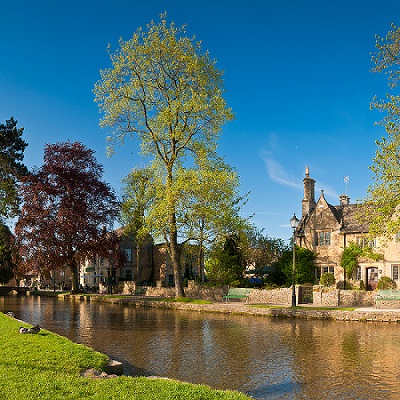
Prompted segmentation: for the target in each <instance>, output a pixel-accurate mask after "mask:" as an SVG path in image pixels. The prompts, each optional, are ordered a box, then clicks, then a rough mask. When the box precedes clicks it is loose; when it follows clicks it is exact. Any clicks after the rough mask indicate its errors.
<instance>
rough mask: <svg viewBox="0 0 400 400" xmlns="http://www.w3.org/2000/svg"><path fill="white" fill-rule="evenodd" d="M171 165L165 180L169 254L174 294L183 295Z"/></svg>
mask: <svg viewBox="0 0 400 400" xmlns="http://www.w3.org/2000/svg"><path fill="white" fill-rule="evenodd" d="M172 181H173V178H172V166H171V167H170V168H167V182H166V195H167V207H168V208H167V212H168V225H169V252H170V256H171V261H172V266H173V267H174V279H175V296H176V297H184V296H185V292H184V290H183V281H182V275H181V265H180V252H179V246H178V231H177V226H176V214H175V199H174V197H173V194H172Z"/></svg>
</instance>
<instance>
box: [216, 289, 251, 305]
mask: <svg viewBox="0 0 400 400" xmlns="http://www.w3.org/2000/svg"><path fill="white" fill-rule="evenodd" d="M249 296H250V289H246V288H230V289H229V290H228V294H225V295H224V296H222V300H223V301H229V299H246V301H247V302H249Z"/></svg>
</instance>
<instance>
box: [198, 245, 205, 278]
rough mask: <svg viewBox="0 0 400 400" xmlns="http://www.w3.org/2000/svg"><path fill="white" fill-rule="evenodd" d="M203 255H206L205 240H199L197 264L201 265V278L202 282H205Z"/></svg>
mask: <svg viewBox="0 0 400 400" xmlns="http://www.w3.org/2000/svg"><path fill="white" fill-rule="evenodd" d="M203 257H204V252H203V241H202V240H200V241H199V252H198V255H197V264H198V267H199V278H200V282H204V269H203V267H202V265H203Z"/></svg>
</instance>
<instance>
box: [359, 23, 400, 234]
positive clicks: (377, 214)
mask: <svg viewBox="0 0 400 400" xmlns="http://www.w3.org/2000/svg"><path fill="white" fill-rule="evenodd" d="M376 49H377V51H376V53H375V54H373V56H372V61H373V63H374V68H373V72H375V73H382V72H383V73H385V75H386V76H387V78H388V86H389V88H390V90H391V91H390V93H388V94H387V95H386V99H379V98H378V97H377V96H375V97H374V99H373V101H372V103H371V108H374V109H377V110H378V111H381V112H383V113H384V114H385V116H384V118H383V119H382V120H381V121H380V122H379V123H378V125H381V126H383V127H385V130H386V134H387V135H386V137H383V138H382V139H381V140H379V141H377V142H376V144H377V146H378V150H377V151H376V154H375V158H374V160H373V165H372V166H371V167H370V169H371V170H372V172H373V173H374V177H373V179H374V182H373V184H371V185H370V187H369V188H368V194H367V198H366V206H365V214H366V215H365V216H364V219H365V220H367V221H368V222H369V224H370V228H369V232H370V235H371V236H382V237H386V238H390V237H392V235H393V234H395V233H397V232H399V231H400V218H399V216H400V214H399V205H400V189H399V184H398V179H399V176H400V150H399V149H400V135H399V133H400V131H399V129H400V125H399V123H400V119H399V118H400V96H399V94H398V90H397V88H398V83H399V78H400V69H399V65H400V29H399V28H397V27H396V26H394V25H392V30H390V31H389V32H388V34H387V35H386V37H380V36H376Z"/></svg>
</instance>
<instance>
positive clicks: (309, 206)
mask: <svg viewBox="0 0 400 400" xmlns="http://www.w3.org/2000/svg"><path fill="white" fill-rule="evenodd" d="M303 184H304V197H303V200H302V202H301V205H302V216H303V217H305V216H306V215H308V214H310V212H311V211H312V210H313V209H314V208H315V206H316V203H315V180H314V179H312V178H310V170H309V169H308V167H306V177H305V178H304V179H303Z"/></svg>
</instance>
